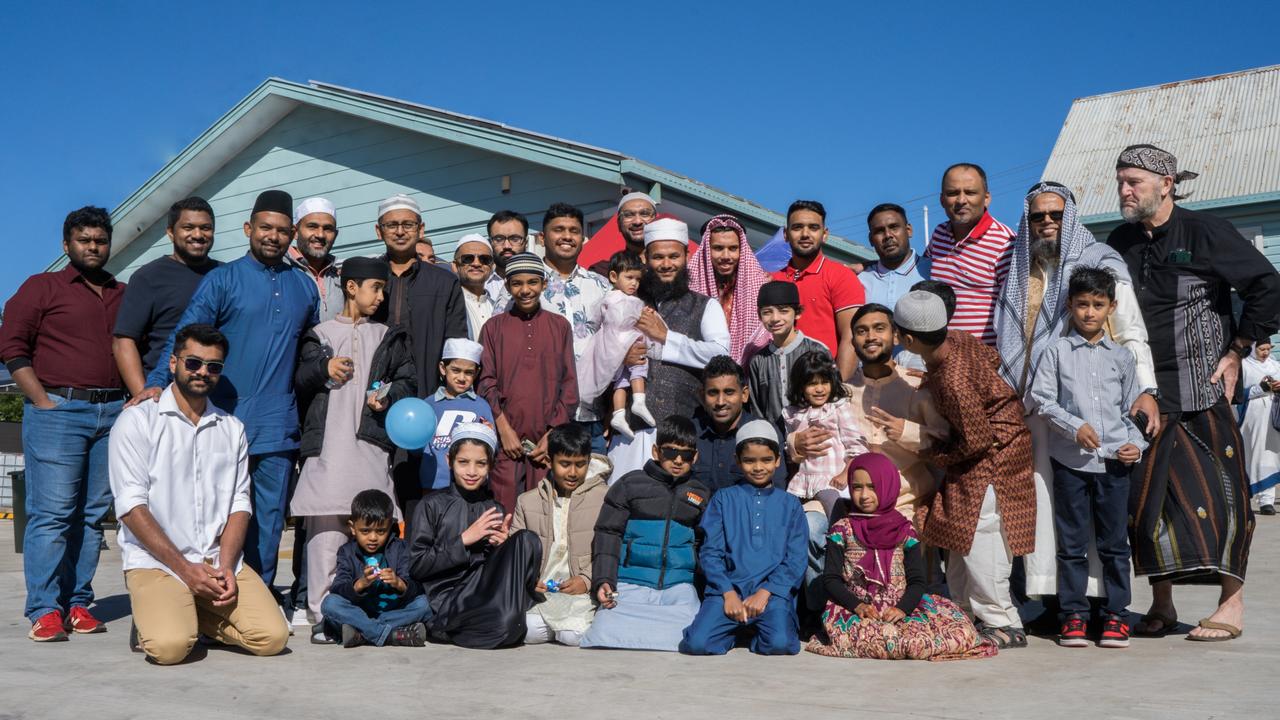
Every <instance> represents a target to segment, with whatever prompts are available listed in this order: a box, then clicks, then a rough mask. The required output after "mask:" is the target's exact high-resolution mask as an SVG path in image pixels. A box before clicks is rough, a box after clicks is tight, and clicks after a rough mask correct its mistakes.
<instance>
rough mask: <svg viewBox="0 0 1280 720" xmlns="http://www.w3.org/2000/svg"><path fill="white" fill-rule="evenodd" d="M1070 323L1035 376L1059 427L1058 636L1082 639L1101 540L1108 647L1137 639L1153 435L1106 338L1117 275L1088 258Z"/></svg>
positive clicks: (1127, 371)
mask: <svg viewBox="0 0 1280 720" xmlns="http://www.w3.org/2000/svg"><path fill="white" fill-rule="evenodd" d="M1067 303H1068V305H1067V307H1068V308H1069V309H1070V312H1071V332H1070V333H1069V334H1068V335H1067V336H1066V337H1061V338H1058V339H1056V340H1054V341H1053V344H1051V345H1050V346H1049V347H1048V348H1046V349H1045V351H1044V354H1043V355H1042V356H1041V359H1040V366H1039V367H1038V368H1037V369H1036V375H1035V378H1034V380H1033V381H1032V385H1031V397H1032V398H1033V400H1034V401H1035V403H1036V405H1037V408H1036V412H1038V413H1040V414H1041V415H1044V416H1046V417H1047V418H1048V419H1049V426H1050V427H1051V428H1052V429H1053V430H1055V431H1056V432H1054V433H1053V434H1052V435H1050V436H1049V456H1050V457H1051V458H1052V462H1053V526H1054V530H1055V532H1056V533H1057V536H1058V604H1059V605H1060V606H1061V608H1062V611H1061V614H1060V616H1059V620H1060V622H1061V623H1062V630H1061V631H1060V632H1059V634H1058V644H1059V645H1061V646H1063V647H1084V646H1086V645H1088V644H1089V642H1088V639H1087V637H1086V633H1085V627H1086V616H1087V615H1088V613H1089V600H1088V598H1086V597H1085V585H1086V583H1087V582H1088V579H1089V543H1090V541H1096V542H1097V546H1098V558H1099V559H1100V560H1101V561H1102V581H1103V586H1104V587H1105V588H1106V594H1107V598H1106V601H1105V602H1104V603H1103V606H1102V612H1103V615H1104V617H1105V620H1104V624H1103V628H1102V638H1101V640H1100V641H1099V642H1098V645H1099V646H1100V647H1107V648H1124V647H1128V646H1129V624H1128V623H1127V622H1125V617H1126V614H1127V608H1128V605H1129V597H1130V592H1129V539H1128V534H1127V533H1128V522H1129V514H1128V507H1129V505H1128V503H1129V466H1131V465H1133V464H1134V463H1135V462H1137V461H1138V460H1139V459H1140V458H1141V457H1142V451H1143V450H1145V449H1146V447H1147V441H1146V440H1145V439H1144V438H1143V436H1142V431H1141V430H1139V429H1138V426H1137V425H1135V424H1134V422H1133V420H1132V419H1131V418H1130V417H1129V408H1131V407H1133V403H1134V401H1135V400H1137V399H1138V393H1139V388H1138V382H1137V379H1136V377H1135V374H1134V373H1135V372H1136V365H1135V363H1134V359H1133V354H1132V353H1130V352H1129V351H1128V350H1126V349H1124V348H1123V347H1121V346H1120V345H1119V344H1118V343H1116V342H1115V341H1114V340H1112V339H1110V338H1109V337H1107V331H1106V328H1105V325H1106V322H1107V318H1108V317H1110V316H1111V313H1113V312H1115V309H1116V280H1115V276H1113V275H1112V274H1111V273H1109V272H1107V271H1106V270H1103V269H1101V268H1090V267H1080V268H1077V269H1076V271H1075V272H1073V273H1071V279H1070V280H1069V281H1068V284H1067Z"/></svg>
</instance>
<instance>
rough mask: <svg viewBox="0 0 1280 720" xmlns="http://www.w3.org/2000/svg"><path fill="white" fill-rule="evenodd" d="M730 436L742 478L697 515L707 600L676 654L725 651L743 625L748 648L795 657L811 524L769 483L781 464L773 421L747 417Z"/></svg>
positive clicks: (795, 504) (798, 507) (789, 498)
mask: <svg viewBox="0 0 1280 720" xmlns="http://www.w3.org/2000/svg"><path fill="white" fill-rule="evenodd" d="M735 439H736V440H737V443H738V445H737V450H736V452H737V460H738V466H739V467H741V468H742V473H743V475H744V476H746V482H743V483H739V484H737V485H734V486H732V487H729V488H726V489H724V490H720V491H719V492H717V493H716V494H715V495H713V496H712V497H711V502H710V503H709V504H708V505H707V511H706V513H704V514H703V516H702V532H703V535H704V539H703V542H702V547H701V548H699V552H698V559H699V562H700V564H701V565H702V572H703V574H704V575H705V576H706V579H707V590H706V598H705V599H704V600H703V601H702V607H701V608H700V609H699V610H698V616H697V617H696V618H695V619H694V621H693V624H691V625H690V626H689V627H688V628H686V629H685V631H684V640H683V641H682V642H681V643H680V652H682V653H687V654H689V655H724V654H725V653H727V652H729V650H730V649H731V648H732V647H733V645H734V640H735V637H736V636H737V634H738V630H739V628H741V627H742V626H744V625H745V626H747V627H750V628H752V629H754V636H753V637H752V638H751V652H753V653H758V654H760V655H795V654H796V653H798V652H800V636H799V627H798V626H797V623H796V610H795V598H796V592H797V591H798V590H799V589H800V581H801V580H802V579H803V578H804V570H805V567H806V565H807V564H808V556H809V527H808V524H807V523H806V521H805V516H804V510H803V509H802V508H801V505H800V500H799V498H797V497H796V496H794V495H792V494H790V493H788V492H786V491H785V490H780V489H777V488H775V487H774V486H773V473H774V471H775V470H777V469H778V466H779V465H780V464H781V463H782V449H781V447H779V444H778V433H777V431H776V430H775V429H774V427H773V425H771V424H769V422H767V421H765V420H752V421H751V422H749V423H746V424H744V425H743V426H742V427H741V428H739V429H738V434H737V436H736V437H735Z"/></svg>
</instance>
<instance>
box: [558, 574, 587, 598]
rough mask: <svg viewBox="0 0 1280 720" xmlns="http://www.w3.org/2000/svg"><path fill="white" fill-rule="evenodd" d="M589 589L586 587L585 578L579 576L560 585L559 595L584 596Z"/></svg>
mask: <svg viewBox="0 0 1280 720" xmlns="http://www.w3.org/2000/svg"><path fill="white" fill-rule="evenodd" d="M590 589H591V588H589V587H587V580H586V578H584V577H582V576H581V575H574V576H573V577H571V578H569V579H568V580H565V581H564V582H562V583H560V591H559V592H560V593H561V594H562V595H585V594H587V591H588V590H590Z"/></svg>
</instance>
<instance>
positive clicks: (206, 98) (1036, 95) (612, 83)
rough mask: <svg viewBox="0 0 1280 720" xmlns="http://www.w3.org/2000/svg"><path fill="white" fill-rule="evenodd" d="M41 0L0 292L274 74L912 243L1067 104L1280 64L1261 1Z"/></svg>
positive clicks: (13, 64) (1044, 149)
mask: <svg viewBox="0 0 1280 720" xmlns="http://www.w3.org/2000/svg"><path fill="white" fill-rule="evenodd" d="M56 5H57V7H55V4H54V3H48V4H43V3H42V4H36V3H23V4H21V5H17V6H14V7H13V8H10V9H8V10H7V11H6V18H5V22H4V23H3V24H0V77H2V78H3V80H4V84H3V88H4V90H5V91H6V99H5V108H4V110H3V112H0V170H2V172H0V211H3V215H2V217H3V218H4V226H5V228H4V233H5V235H4V249H5V260H4V262H3V263H2V264H0V299H3V298H8V297H9V296H10V295H11V294H12V292H13V291H14V290H15V289H16V288H17V286H18V284H19V283H21V281H22V280H23V278H25V277H26V276H27V275H29V274H31V273H34V272H39V271H40V270H42V269H43V268H44V267H45V266H46V265H47V264H48V262H50V261H51V260H52V259H53V258H54V257H56V255H57V254H58V252H59V241H60V232H61V223H62V218H63V217H64V216H65V214H66V213H67V211H69V210H71V209H73V208H76V207H79V206H81V205H85V204H90V203H92V204H97V205H103V206H105V207H107V208H114V207H115V206H116V205H117V204H118V203H119V202H120V201H121V200H123V199H124V198H125V197H126V196H127V195H128V194H129V193H131V192H132V191H133V190H134V189H136V188H137V187H138V186H139V185H141V184H142V183H143V182H145V181H146V180H147V178H148V177H150V176H151V175H152V174H153V173H154V172H155V171H157V170H158V169H159V168H160V167H161V166H162V165H163V164H164V163H165V162H166V161H167V160H169V159H170V158H172V157H173V156H174V155H175V154H177V153H178V152H179V151H180V150H181V149H182V148H183V147H185V146H186V145H187V144H188V143H189V142H190V141H191V140H193V139H194V138H195V137H196V136H198V135H199V134H200V133H201V132H203V131H204V130H205V129H206V128H207V127H208V126H209V125H211V124H212V123H213V122H214V121H215V120H216V119H217V118H218V117H219V116H221V115H222V114H223V113H224V112H225V111H226V110H227V109H229V108H230V107H231V106H232V105H233V104H235V103H236V102H237V101H239V100H240V99H241V98H242V97H244V96H245V95H246V94H248V92H249V91H250V90H252V89H253V88H254V87H255V86H256V85H257V84H258V83H260V82H261V81H262V80H263V79H264V78H265V77H268V76H278V77H283V78H286V79H289V80H295V81H306V80H309V79H316V80H323V81H326V82H332V83H337V84H341V85H347V86H350V87H355V88H359V89H362V90H368V91H371V92H376V93H381V94H385V95H391V96H395V97H401V98H405V99H409V100H413V101H416V102H421V103H424V104H428V105H433V106H437V107H442V108H446V109H450V110H454V111H457V112H461V113H466V114H470V115H477V116H481V117H485V118H490V119H493V120H498V121H501V122H506V123H509V124H512V125H516V126H519V127H524V128H528V129H530V130H536V131H539V132H544V133H549V134H552V135H557V136H561V137H565V138H569V139H573V140H577V141H581V142H585V143H589V144H592V145H599V146H603V147H607V148H610V149H614V150H618V151H621V152H624V153H627V154H630V155H634V156H636V157H639V158H643V159H644V160H647V161H649V162H652V163H655V164H657V165H660V166H663V167H666V168H669V169H672V170H675V171H678V172H681V173H683V174H686V175H689V176H691V177H694V178H697V179H699V180H701V181H703V182H707V183H710V184H712V185H716V186H718V187H721V188H723V189H725V190H727V191H729V192H732V193H734V194H738V195H742V196H745V197H748V198H750V199H752V200H755V201H756V202H759V203H761V204H763V205H766V206H768V207H771V208H773V209H775V210H783V209H785V207H786V205H787V204H788V203H789V202H790V201H791V200H792V199H795V198H797V197H807V198H816V199H819V200H821V201H822V202H824V203H825V204H826V206H827V208H828V211H829V221H830V225H831V227H832V228H833V230H835V231H837V232H840V233H841V234H844V235H846V236H848V237H851V238H852V239H855V240H859V241H864V240H865V223H864V220H863V218H864V216H865V214H866V211H867V210H868V209H870V208H871V207H872V206H873V205H875V204H876V203H878V202H881V201H896V202H901V203H904V204H907V205H908V206H909V208H910V210H911V215H912V217H911V220H912V221H913V223H914V224H915V225H916V239H917V240H922V239H923V237H924V236H925V235H926V234H927V231H926V230H925V228H923V227H921V226H920V224H921V217H920V207H921V206H922V205H923V204H924V203H926V202H928V203H929V204H930V205H931V207H930V220H931V221H932V222H937V221H938V220H940V219H941V210H940V208H939V207H938V205H937V202H936V199H935V198H936V193H937V186H938V176H939V173H940V172H941V170H942V169H943V168H944V167H945V166H946V165H948V164H950V163H952V162H956V161H971V162H978V163H980V164H982V165H984V166H985V167H986V168H987V169H988V171H989V172H990V173H991V176H992V177H991V189H992V192H993V194H994V200H993V209H994V211H995V214H996V216H997V217H998V218H1000V219H1002V220H1003V221H1004V222H1006V223H1009V224H1011V225H1013V224H1016V223H1017V215H1018V213H1019V212H1020V210H1021V208H1020V198H1021V194H1022V191H1023V190H1025V189H1026V187H1027V186H1028V185H1030V184H1031V183H1032V182H1033V181H1034V180H1036V179H1037V178H1038V177H1039V175H1040V172H1041V170H1042V169H1043V166H1044V163H1045V161H1046V160H1047V158H1048V156H1049V153H1050V151H1051V150H1052V147H1053V143H1054V140H1055V139H1056V137H1057V133H1058V130H1059V128H1060V126H1061V124H1062V121H1063V119H1064V118H1065V117H1066V114H1067V110H1068V108H1069V106H1070V104H1071V100H1072V99H1074V98H1077V97H1082V96H1087V95H1093V94H1097V93H1102V92H1110V91H1114V90H1122V89H1127V88H1133V87H1140V86H1145V85H1152V84H1156V83H1162V82H1170V81H1175V80H1181V79H1186V78H1192V77H1199V76H1204V75H1211V74H1216V73H1222V72H1230V71H1234V70H1241V69H1245V68H1249V67H1257V66H1261V65H1268V64H1275V63H1280V43H1277V41H1276V37H1275V28H1276V27H1277V24H1278V22H1280V10H1277V9H1276V6H1275V5H1274V4H1272V3H1242V2H1241V3H1237V2H1216V3H1213V4H1211V5H1205V4H1204V3H1199V2H1198V3H1189V2H1164V3H1155V4H1152V3H1114V2H1112V3H1105V4H1103V3H1076V4H1068V3H1019V4H1000V5H989V6H988V5H984V4H981V3H968V4H956V3H947V4H942V3H937V4H935V3H929V2H917V3H901V4H893V5H898V6H897V7H893V6H891V4H889V3H883V4H881V3H875V4H873V3H867V2H857V3H855V2H830V3H757V2H752V3H742V2H732V3H730V2H724V3H721V2H701V3H694V2H687V1H686V2H675V3H666V2H656V1H655V2H648V3H601V2H559V3H554V4H551V3H527V2H521V3H516V2H485V3H475V2H467V3H438V2H417V3H404V4H402V5H401V4H397V3H391V2H384V3H376V4H375V3H350V2H310V3H305V4H302V3H280V4H276V3H271V4H268V3H238V2H219V3H216V4H215V3H209V4H196V3H190V4H188V3H183V4H181V6H182V7H183V9H181V10H179V9H176V8H178V7H179V4H178V3H152V2H131V3H113V4H109V3H83V4H80V5H79V6H77V5H76V4H74V3H58V4H56ZM106 5H121V6H123V9H121V8H116V9H108V8H106V7H104V6H106ZM196 5H202V6H205V7H208V8H210V9H207V10H203V11H193V10H188V9H186V8H187V7H191V6H196ZM268 5H270V6H271V7H270V9H267V6H268ZM908 201H910V202H908ZM237 221H238V220H237Z"/></svg>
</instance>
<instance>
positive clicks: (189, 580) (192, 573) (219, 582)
mask: <svg viewBox="0 0 1280 720" xmlns="http://www.w3.org/2000/svg"><path fill="white" fill-rule="evenodd" d="M225 574H226V573H225V572H223V571H222V570H219V569H217V568H215V567H213V566H212V565H208V564H205V563H202V562H188V563H187V565H186V568H185V569H183V570H180V571H179V572H178V577H180V578H181V579H182V582H184V583H186V585H187V588H188V589H189V590H191V592H192V593H193V594H195V595H197V596H199V597H202V598H204V599H206V600H217V599H218V598H220V597H222V594H223V593H224V592H226V588H227V586H226V582H225V581H224V580H223V578H222V576H223V575H225ZM232 582H235V580H232Z"/></svg>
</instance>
